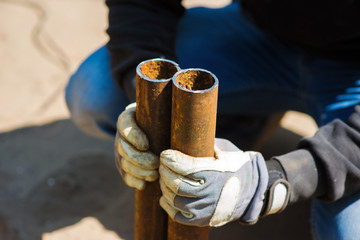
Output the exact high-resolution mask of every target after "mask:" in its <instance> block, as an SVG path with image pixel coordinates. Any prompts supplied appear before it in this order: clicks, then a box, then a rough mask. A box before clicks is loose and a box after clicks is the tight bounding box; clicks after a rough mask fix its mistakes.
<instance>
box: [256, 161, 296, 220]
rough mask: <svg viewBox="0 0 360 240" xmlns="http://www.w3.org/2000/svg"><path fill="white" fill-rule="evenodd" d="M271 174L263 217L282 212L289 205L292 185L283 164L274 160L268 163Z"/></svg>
mask: <svg viewBox="0 0 360 240" xmlns="http://www.w3.org/2000/svg"><path fill="white" fill-rule="evenodd" d="M266 165H267V167H268V172H269V182H268V186H267V189H266V193H265V203H264V207H263V210H262V213H261V216H262V217H264V216H267V215H270V214H274V213H280V212H282V211H283V210H284V209H285V208H286V206H287V205H288V203H289V199H290V192H291V191H290V190H291V189H290V188H291V186H290V184H289V182H288V181H287V180H286V175H285V172H284V170H283V168H282V166H281V164H280V163H279V162H278V161H277V160H275V159H272V160H270V161H267V162H266Z"/></svg>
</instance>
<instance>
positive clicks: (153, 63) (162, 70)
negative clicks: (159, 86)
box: [136, 58, 179, 81]
mask: <svg viewBox="0 0 360 240" xmlns="http://www.w3.org/2000/svg"><path fill="white" fill-rule="evenodd" d="M136 71H137V74H138V75H139V76H140V77H143V78H146V79H147V80H153V81H162V80H169V79H171V78H172V77H173V76H174V74H175V73H176V72H177V71H179V67H178V65H177V64H176V63H175V62H173V61H171V60H167V59H162V58H156V59H150V60H147V61H144V62H142V63H140V64H139V65H138V67H137V69H136Z"/></svg>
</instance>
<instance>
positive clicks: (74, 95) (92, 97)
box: [65, 74, 117, 138]
mask: <svg viewBox="0 0 360 240" xmlns="http://www.w3.org/2000/svg"><path fill="white" fill-rule="evenodd" d="M65 100H66V104H67V106H68V109H69V111H70V114H71V118H72V120H73V122H74V123H75V124H76V125H77V126H78V127H79V128H80V129H81V130H82V131H84V132H85V133H87V134H88V135H91V136H95V137H99V138H109V137H111V136H113V135H114V134H115V126H116V117H117V116H116V113H115V112H112V111H111V110H109V108H110V106H109V104H110V103H109V102H108V101H107V100H105V99H104V98H102V97H99V96H96V93H94V92H92V91H91V90H89V89H87V88H86V84H84V82H82V81H81V79H79V78H78V76H77V75H76V74H74V75H73V76H72V77H71V78H70V80H69V83H68V85H67V87H66V90H65Z"/></svg>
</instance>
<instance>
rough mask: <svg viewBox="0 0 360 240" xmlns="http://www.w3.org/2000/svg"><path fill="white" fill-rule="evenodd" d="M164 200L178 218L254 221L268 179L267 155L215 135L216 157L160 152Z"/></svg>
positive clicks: (206, 222) (197, 222)
mask: <svg viewBox="0 0 360 240" xmlns="http://www.w3.org/2000/svg"><path fill="white" fill-rule="evenodd" d="M160 161H161V164H160V168H159V173H160V187H161V190H162V193H163V196H162V197H161V199H160V205H161V206H162V208H163V209H164V210H165V211H166V212H167V213H168V214H169V216H170V217H171V218H172V219H173V220H175V221H176V222H179V223H182V224H185V225H194V226H216V227H217V226H222V225H224V224H226V223H228V222H231V221H234V220H240V221H241V222H243V223H247V224H253V223H255V222H256V221H257V220H258V218H259V216H260V212H261V209H262V207H263V202H264V194H265V191H266V188H267V184H268V171H267V168H266V164H265V161H264V158H263V157H262V155H261V154H260V153H258V152H243V151H241V150H240V149H238V148H237V147H236V146H235V145H234V144H232V143H231V142H230V141H228V140H225V139H216V140H215V157H204V158H201V157H191V156H188V155H185V154H183V153H181V152H179V151H176V150H165V151H163V152H162V153H161V155H160Z"/></svg>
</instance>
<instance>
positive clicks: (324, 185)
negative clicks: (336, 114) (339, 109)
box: [273, 105, 360, 203]
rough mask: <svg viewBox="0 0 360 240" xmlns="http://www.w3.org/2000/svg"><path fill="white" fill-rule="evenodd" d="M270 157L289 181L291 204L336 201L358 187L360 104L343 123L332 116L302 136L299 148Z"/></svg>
mask: <svg viewBox="0 0 360 240" xmlns="http://www.w3.org/2000/svg"><path fill="white" fill-rule="evenodd" d="M273 159H274V160H277V161H279V162H280V163H281V165H282V167H283V169H284V172H285V175H286V178H287V180H288V181H289V182H290V184H291V187H292V190H291V194H290V203H292V202H296V201H299V200H302V199H307V198H311V197H317V198H318V199H320V200H323V201H335V200H338V199H340V198H342V197H345V196H348V195H350V194H352V193H355V192H356V191H358V190H360V105H358V106H356V107H355V111H354V113H353V114H352V115H351V116H350V117H349V119H348V120H347V121H346V122H343V121H341V120H338V119H335V120H334V121H332V122H330V123H329V124H327V125H325V126H323V127H321V128H319V130H318V131H317V132H316V134H315V135H314V136H313V137H309V138H304V139H302V140H301V141H300V143H299V145H298V150H296V151H293V152H290V153H288V154H285V155H282V156H278V157H274V158H273Z"/></svg>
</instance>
